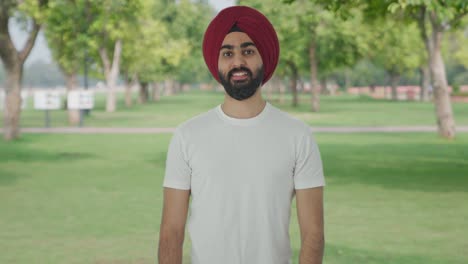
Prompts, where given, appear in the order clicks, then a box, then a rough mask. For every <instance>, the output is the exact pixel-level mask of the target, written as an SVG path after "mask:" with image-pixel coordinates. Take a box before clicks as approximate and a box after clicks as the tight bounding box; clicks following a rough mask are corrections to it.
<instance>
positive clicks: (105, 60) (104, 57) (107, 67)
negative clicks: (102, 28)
mask: <svg viewBox="0 0 468 264" xmlns="http://www.w3.org/2000/svg"><path fill="white" fill-rule="evenodd" d="M99 55H100V56H101V60H102V64H104V73H105V75H106V76H108V74H109V71H110V68H111V66H110V61H109V56H107V50H106V48H104V47H100V48H99Z"/></svg>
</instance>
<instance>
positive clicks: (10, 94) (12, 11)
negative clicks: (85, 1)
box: [0, 0, 47, 140]
mask: <svg viewBox="0 0 468 264" xmlns="http://www.w3.org/2000/svg"><path fill="white" fill-rule="evenodd" d="M46 5H47V0H24V1H15V0H2V1H0V58H1V60H2V62H3V66H4V68H5V71H6V84H5V92H6V103H5V110H4V114H3V120H4V122H3V128H4V135H3V136H4V138H5V140H13V139H16V138H18V137H19V133H20V131H19V120H20V114H21V81H22V75H23V65H24V62H25V61H26V58H27V57H28V56H29V53H30V52H31V49H32V48H33V46H34V43H35V41H36V37H37V34H38V33H39V30H40V28H41V22H42V20H43V14H44V9H45V8H46ZM14 16H17V17H21V18H22V19H23V21H25V23H26V24H27V25H29V28H30V30H29V36H28V38H27V40H26V43H25V44H24V46H23V47H22V48H21V49H20V50H17V49H16V47H15V45H14V44H13V41H12V39H11V36H10V33H9V31H8V24H9V22H10V19H13V17H14Z"/></svg>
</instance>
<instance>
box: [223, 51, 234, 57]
mask: <svg viewBox="0 0 468 264" xmlns="http://www.w3.org/2000/svg"><path fill="white" fill-rule="evenodd" d="M222 55H223V57H231V56H232V51H224V52H223V53H222Z"/></svg>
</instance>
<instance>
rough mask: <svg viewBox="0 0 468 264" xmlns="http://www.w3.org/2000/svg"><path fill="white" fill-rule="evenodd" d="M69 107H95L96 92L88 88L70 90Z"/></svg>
mask: <svg viewBox="0 0 468 264" xmlns="http://www.w3.org/2000/svg"><path fill="white" fill-rule="evenodd" d="M67 102H68V109H93V107H94V94H93V92H92V91H88V90H78V91H70V92H68V101H67Z"/></svg>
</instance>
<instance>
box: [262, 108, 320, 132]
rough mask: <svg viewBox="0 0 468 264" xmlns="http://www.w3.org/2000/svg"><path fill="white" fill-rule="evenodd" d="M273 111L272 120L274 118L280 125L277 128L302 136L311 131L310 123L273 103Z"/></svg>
mask: <svg viewBox="0 0 468 264" xmlns="http://www.w3.org/2000/svg"><path fill="white" fill-rule="evenodd" d="M270 105H271V104H270ZM271 113H272V117H273V118H272V120H274V123H275V124H276V125H277V126H278V128H277V129H281V130H283V131H284V132H286V133H290V134H294V135H300V136H301V135H304V134H310V133H311V127H310V125H309V124H307V123H306V122H304V121H302V120H300V119H299V118H297V117H295V116H293V115H292V114H290V113H288V112H286V111H283V110H281V109H279V108H278V107H276V106H273V105H271Z"/></svg>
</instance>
